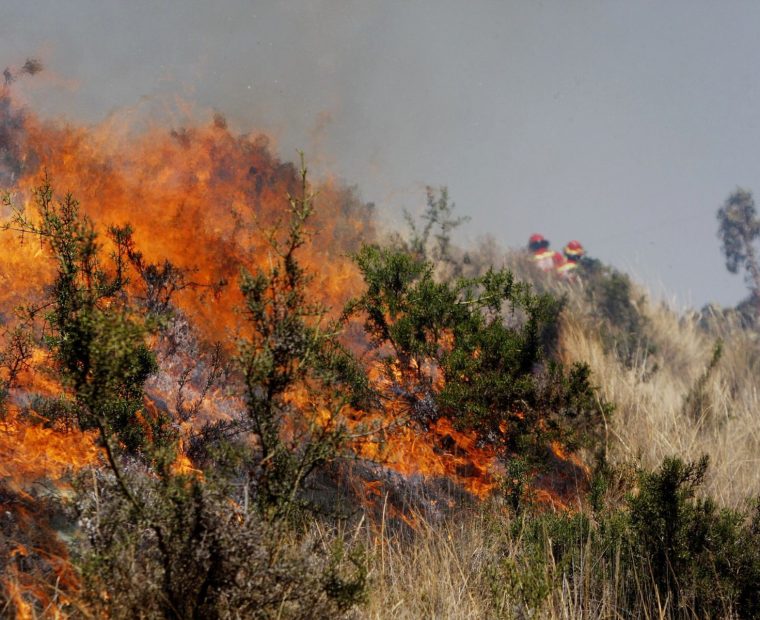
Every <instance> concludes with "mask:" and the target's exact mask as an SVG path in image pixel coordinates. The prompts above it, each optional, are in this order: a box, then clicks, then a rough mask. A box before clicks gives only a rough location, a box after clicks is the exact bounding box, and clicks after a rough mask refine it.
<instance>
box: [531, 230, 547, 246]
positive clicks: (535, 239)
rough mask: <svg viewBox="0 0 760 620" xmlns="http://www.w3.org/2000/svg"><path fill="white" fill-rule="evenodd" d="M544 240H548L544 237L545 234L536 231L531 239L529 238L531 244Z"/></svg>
mask: <svg viewBox="0 0 760 620" xmlns="http://www.w3.org/2000/svg"><path fill="white" fill-rule="evenodd" d="M542 241H546V239H544V236H543V235H539V234H538V233H535V234H533V235H531V236H530V239H528V245H531V244H533V243H541V242H542Z"/></svg>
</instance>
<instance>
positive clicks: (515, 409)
mask: <svg viewBox="0 0 760 620" xmlns="http://www.w3.org/2000/svg"><path fill="white" fill-rule="evenodd" d="M356 263H357V265H358V266H359V269H360V270H361V273H362V276H363V277H364V282H365V286H366V289H365V292H364V293H363V294H362V295H361V296H360V297H358V298H356V299H354V300H353V301H351V302H350V303H349V305H348V306H347V308H346V316H361V317H363V319H364V327H365V331H366V333H367V334H368V336H369V338H370V341H371V343H372V346H373V347H374V349H375V351H376V353H377V355H378V357H379V359H381V360H382V361H383V363H384V364H385V366H386V368H387V370H388V373H387V378H388V379H389V381H391V382H392V383H393V384H394V385H395V386H396V387H395V388H394V389H395V390H396V392H397V393H398V394H400V395H401V396H402V397H403V398H404V399H406V400H407V402H408V404H409V408H410V411H411V416H410V417H411V419H412V420H413V421H414V422H415V423H418V424H422V425H426V424H429V423H430V422H432V421H434V420H435V419H437V418H438V417H441V416H445V417H447V418H449V419H451V420H452V421H453V422H454V424H455V425H456V426H457V427H458V428H460V429H474V430H476V431H477V432H478V433H479V435H480V437H482V438H483V439H484V440H485V441H489V442H491V443H492V444H493V445H497V446H501V447H502V448H504V449H505V450H506V452H507V453H510V454H517V453H519V454H530V455H534V456H535V457H536V458H537V460H543V459H544V457H545V454H544V452H543V450H545V446H546V443H547V442H548V440H549V439H552V438H559V437H562V438H565V439H569V438H570V437H571V436H575V439H578V440H581V439H585V438H589V437H590V432H589V431H591V430H592V429H596V428H599V427H600V426H601V424H600V420H601V415H602V414H603V413H604V411H606V406H605V405H604V404H601V403H600V402H599V400H598V398H597V397H596V394H595V392H594V389H593V387H592V386H591V384H590V382H589V371H588V368H587V367H585V366H583V365H576V366H574V367H573V368H571V369H570V370H569V371H568V370H566V369H564V368H563V367H562V366H561V364H560V363H559V362H558V361H556V360H554V359H552V358H551V357H550V356H549V355H547V350H549V351H551V350H552V349H553V347H554V344H555V342H556V337H557V329H558V316H559V313H560V310H561V303H560V302H558V301H557V300H556V299H554V298H553V297H551V296H550V295H548V294H543V295H536V294H534V293H533V292H532V291H531V289H530V287H529V286H528V285H525V284H523V283H520V282H516V281H515V279H514V278H513V276H512V274H511V273H510V272H509V271H507V270H499V271H494V270H490V271H488V272H487V273H486V274H485V275H483V276H481V277H478V278H459V279H457V280H455V281H450V282H449V281H439V280H438V279H436V278H435V276H434V269H433V266H432V264H430V263H428V262H426V261H424V260H422V259H420V258H418V257H416V256H414V255H412V254H410V253H408V252H405V251H403V250H398V249H394V248H381V247H377V246H366V247H364V248H363V249H362V250H361V251H360V252H359V253H358V254H357V255H356ZM439 379H442V381H439Z"/></svg>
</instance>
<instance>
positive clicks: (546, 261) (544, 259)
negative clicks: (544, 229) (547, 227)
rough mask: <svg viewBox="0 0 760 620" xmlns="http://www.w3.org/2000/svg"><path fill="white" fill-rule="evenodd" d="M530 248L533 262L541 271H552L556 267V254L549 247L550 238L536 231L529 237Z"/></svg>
mask: <svg viewBox="0 0 760 620" xmlns="http://www.w3.org/2000/svg"><path fill="white" fill-rule="evenodd" d="M528 249H529V250H530V252H531V255H532V257H533V263H534V264H535V265H536V266H537V267H538V268H539V269H540V270H541V271H551V270H552V269H553V268H554V254H555V252H552V251H551V250H550V249H549V240H548V239H544V237H543V235H539V234H538V233H536V234H535V235H531V236H530V239H528Z"/></svg>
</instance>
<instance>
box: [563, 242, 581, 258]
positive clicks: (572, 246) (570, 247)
mask: <svg viewBox="0 0 760 620" xmlns="http://www.w3.org/2000/svg"><path fill="white" fill-rule="evenodd" d="M564 252H565V256H567V257H568V258H575V259H578V258H580V257H581V256H583V255H584V254H585V253H586V250H584V249H583V246H582V245H581V244H580V242H579V241H571V242H570V243H568V244H567V245H566V246H565V249H564Z"/></svg>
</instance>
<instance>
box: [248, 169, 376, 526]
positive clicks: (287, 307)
mask: <svg viewBox="0 0 760 620" xmlns="http://www.w3.org/2000/svg"><path fill="white" fill-rule="evenodd" d="M301 163H302V165H301V188H300V191H301V195H300V197H293V196H291V197H290V198H289V206H290V222H289V226H288V229H287V234H286V235H285V239H284V240H282V241H280V240H277V238H276V236H275V234H273V235H272V236H271V246H272V247H271V250H272V255H273V261H272V265H271V266H270V267H269V268H268V270H264V269H261V268H260V269H258V270H257V271H256V272H255V273H252V274H251V273H248V272H243V276H242V282H241V288H242V291H243V295H244V299H245V316H246V318H247V319H248V327H249V328H250V336H249V338H247V339H244V340H243V341H242V342H241V345H240V365H241V367H242V370H243V374H244V378H245V385H246V388H247V389H246V398H247V417H246V420H245V422H244V424H245V426H246V427H247V429H248V430H250V431H252V432H253V433H254V436H255V438H256V441H257V447H256V451H257V453H258V458H257V459H256V460H255V461H254V464H253V468H254V471H253V472H252V476H251V479H252V480H253V481H254V487H255V497H256V499H257V501H258V502H259V505H260V507H261V508H262V509H263V510H265V511H270V512H272V514H273V515H275V516H283V515H285V514H287V513H288V512H290V511H291V510H292V509H293V507H294V506H295V505H296V503H297V501H298V499H299V497H298V493H299V490H300V488H301V487H302V486H303V484H304V483H305V482H306V479H307V478H308V476H309V475H310V474H311V473H312V472H313V471H314V469H315V468H316V467H317V466H318V465H320V464H321V463H324V462H325V461H327V460H328V459H330V458H331V457H333V456H335V455H336V454H337V450H338V448H339V447H340V445H341V443H342V440H343V434H344V429H343V426H342V422H341V418H340V410H341V408H342V407H343V406H344V405H345V404H347V403H348V400H349V398H348V397H347V396H346V395H345V394H349V395H350V394H354V393H358V391H361V390H365V389H366V377H365V376H364V374H363V373H362V372H361V371H359V369H358V366H357V365H356V363H355V362H354V361H353V358H352V357H351V356H350V355H349V354H348V352H347V351H345V350H344V349H343V347H341V346H340V344H339V343H338V340H337V338H336V335H337V333H339V329H338V327H337V325H331V324H325V325H322V323H323V321H324V319H325V314H326V311H325V309H324V308H323V307H322V306H321V305H319V304H317V303H313V302H311V301H309V298H308V293H307V285H308V283H309V282H310V281H311V276H310V275H309V274H308V272H307V271H306V270H305V269H304V267H303V266H302V265H301V264H300V262H299V260H298V257H297V252H298V249H299V248H300V247H301V246H303V245H304V243H305V242H306V238H307V232H306V230H305V224H306V222H307V220H308V219H309V217H310V216H311V215H312V212H313V208H314V207H313V196H312V195H311V194H309V188H308V185H307V180H306V174H307V171H306V168H305V167H304V166H303V161H302V162H301ZM341 392H342V393H341Z"/></svg>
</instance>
